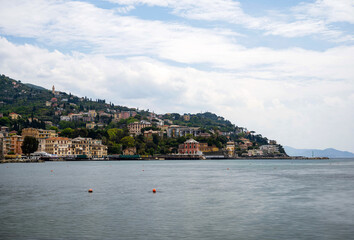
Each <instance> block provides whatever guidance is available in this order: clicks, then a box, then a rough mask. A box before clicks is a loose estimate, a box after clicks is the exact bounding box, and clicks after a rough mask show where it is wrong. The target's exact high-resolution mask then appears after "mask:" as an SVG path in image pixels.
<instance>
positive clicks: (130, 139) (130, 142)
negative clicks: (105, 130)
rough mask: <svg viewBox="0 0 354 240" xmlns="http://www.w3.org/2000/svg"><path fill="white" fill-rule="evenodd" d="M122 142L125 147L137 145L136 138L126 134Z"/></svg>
mask: <svg viewBox="0 0 354 240" xmlns="http://www.w3.org/2000/svg"><path fill="white" fill-rule="evenodd" d="M120 142H121V143H122V144H123V147H124V148H128V147H134V146H135V140H134V138H133V137H131V136H126V137H124V138H122V139H121V140H120Z"/></svg>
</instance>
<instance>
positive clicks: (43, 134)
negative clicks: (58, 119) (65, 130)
mask: <svg viewBox="0 0 354 240" xmlns="http://www.w3.org/2000/svg"><path fill="white" fill-rule="evenodd" d="M21 135H22V137H23V138H24V137H26V136H31V137H34V138H36V139H37V140H38V143H39V144H38V149H37V151H41V152H44V151H45V143H46V142H45V139H47V138H51V137H58V134H57V133H56V132H55V130H45V129H36V128H24V129H22V134H21Z"/></svg>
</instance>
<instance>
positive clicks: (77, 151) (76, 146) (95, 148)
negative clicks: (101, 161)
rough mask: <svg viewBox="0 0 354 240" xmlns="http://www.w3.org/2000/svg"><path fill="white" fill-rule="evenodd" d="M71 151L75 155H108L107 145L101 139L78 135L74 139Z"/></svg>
mask: <svg viewBox="0 0 354 240" xmlns="http://www.w3.org/2000/svg"><path fill="white" fill-rule="evenodd" d="M71 153H72V154H73V155H76V156H77V155H86V156H87V157H98V158H100V157H103V156H107V146H105V145H102V141H101V140H96V139H92V138H82V137H77V138H74V139H72V144H71Z"/></svg>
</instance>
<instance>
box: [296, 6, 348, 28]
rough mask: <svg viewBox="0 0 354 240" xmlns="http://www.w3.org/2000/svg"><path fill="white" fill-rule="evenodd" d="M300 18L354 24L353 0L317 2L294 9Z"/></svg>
mask: <svg viewBox="0 0 354 240" xmlns="http://www.w3.org/2000/svg"><path fill="white" fill-rule="evenodd" d="M294 10H295V12H296V13H297V17H298V18H308V17H312V18H318V19H323V20H324V21H326V22H328V23H334V22H347V23H350V24H354V2H353V1H351V0H336V1H333V0H317V1H315V2H314V3H301V4H300V5H299V6H296V7H294Z"/></svg>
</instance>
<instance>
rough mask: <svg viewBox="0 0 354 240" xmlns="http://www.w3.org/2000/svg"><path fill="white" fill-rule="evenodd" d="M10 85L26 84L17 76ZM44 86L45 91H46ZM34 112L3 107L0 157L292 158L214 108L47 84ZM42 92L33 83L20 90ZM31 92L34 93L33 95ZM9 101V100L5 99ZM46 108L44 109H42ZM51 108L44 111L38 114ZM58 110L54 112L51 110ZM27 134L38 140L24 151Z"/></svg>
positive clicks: (21, 92) (4, 103) (13, 86)
mask: <svg viewBox="0 0 354 240" xmlns="http://www.w3.org/2000/svg"><path fill="white" fill-rule="evenodd" d="M9 85H10V86H9V87H10V88H9V90H5V91H10V90H13V89H15V90H16V89H19V90H20V89H21V87H22V88H23V86H22V85H23V84H21V83H20V82H17V81H14V80H13V81H11V82H10V84H9ZM43 91H44V92H43ZM43 91H42V92H39V93H42V95H44V96H45V97H41V101H40V102H39V103H38V104H37V106H33V107H32V110H33V109H34V110H33V111H31V112H28V111H27V112H26V111H24V114H23V113H22V114H20V113H18V112H14V111H13V112H9V111H2V112H0V157H1V158H2V159H21V158H26V157H27V158H29V157H42V158H47V159H80V160H82V159H96V160H99V159H116V160H122V159H238V158H286V157H288V156H287V155H286V153H285V151H284V149H283V148H282V146H281V145H279V144H277V142H276V141H275V140H268V139H267V138H265V137H263V136H262V135H260V134H256V133H255V132H254V131H248V130H247V128H243V127H237V126H235V125H233V124H231V123H230V122H229V121H227V120H225V119H224V118H222V117H219V116H216V115H215V114H212V113H203V114H188V113H186V114H183V115H180V114H177V113H170V114H168V113H167V114H156V113H154V112H151V111H148V110H146V111H145V110H139V109H137V108H122V107H120V108H119V107H116V106H115V105H114V104H112V103H106V102H105V100H99V99H97V100H96V101H92V99H88V98H87V97H82V98H78V97H75V96H73V95H71V94H69V95H68V94H66V93H63V92H59V91H56V90H55V87H54V86H53V87H52V90H51V91H48V90H43ZM28 92H30V94H32V95H34V94H38V93H37V92H36V91H35V90H33V89H30V88H27V89H22V90H21V91H19V93H18V94H19V95H20V96H21V94H22V95H25V94H28ZM32 95H30V96H32ZM1 104H2V105H3V106H4V105H6V102H4V101H3V102H2V103H1ZM38 109H40V110H38ZM41 111H43V112H44V111H48V113H47V114H46V115H44V116H43V114H42V115H40V114H38V112H39V113H40V112H41ZM50 114H51V115H52V116H51V115H50ZM26 137H27V138H28V137H31V138H33V139H35V140H36V142H37V143H38V145H37V147H36V149H33V151H32V152H31V153H30V154H25V153H24V152H23V144H24V141H25V139H26Z"/></svg>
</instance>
